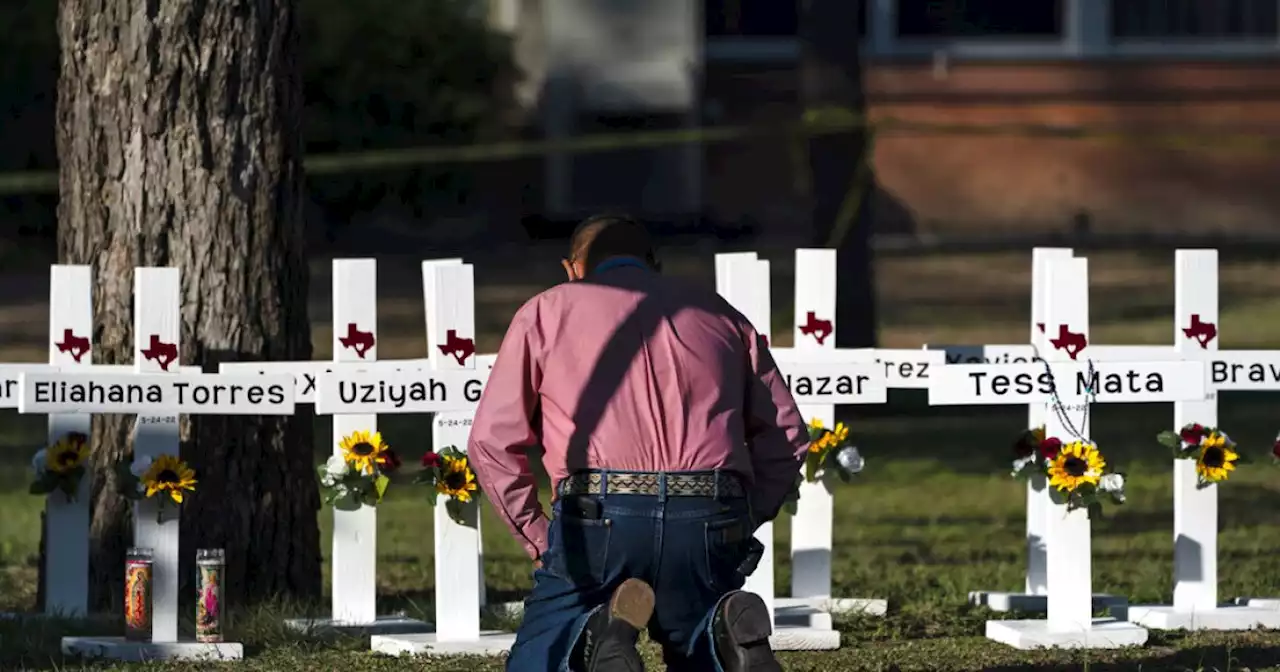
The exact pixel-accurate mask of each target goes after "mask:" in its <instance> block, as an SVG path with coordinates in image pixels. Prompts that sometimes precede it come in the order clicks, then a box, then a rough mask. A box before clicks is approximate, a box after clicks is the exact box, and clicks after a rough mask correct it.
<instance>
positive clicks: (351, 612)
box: [218, 259, 461, 634]
mask: <svg viewBox="0 0 1280 672" xmlns="http://www.w3.org/2000/svg"><path fill="white" fill-rule="evenodd" d="M456 261H457V262H458V263H461V260H456ZM377 291H378V263H377V261H376V260H374V259H335V260H334V261H333V361H332V362H324V361H299V362H226V363H223V364H222V365H221V366H220V368H219V369H218V370H219V371H220V372H221V373H229V374H230V373H239V374H249V373H255V374H257V373H261V374H288V375H291V376H293V377H294V380H295V394H296V399H297V401H298V403H303V404H311V403H316V397H317V394H316V392H317V386H318V381H319V378H320V376H321V375H322V374H324V373H326V372H329V371H375V372H394V371H398V370H418V369H424V368H427V367H429V366H430V363H429V360H428V359H406V360H383V361H378V301H377V297H378V294H377ZM377 420H378V418H377V415H376V414H364V415H336V416H334V418H333V450H334V453H335V454H341V450H342V449H341V448H340V447H339V443H340V442H341V441H342V438H343V437H344V436H346V435H348V434H350V433H351V432H352V431H354V430H357V429H361V430H367V431H370V432H373V431H377ZM377 523H378V521H377V508H376V507H372V506H362V507H361V508H360V509H359V510H356V511H341V510H337V509H335V510H334V511H333V547H332V548H333V550H332V555H331V560H330V574H331V577H332V578H331V581H332V585H331V593H332V596H331V599H332V605H331V613H330V618H329V619H312V618H294V619H289V620H288V621H286V624H287V625H289V626H290V627H292V628H295V629H298V630H303V631H308V632H315V631H322V630H340V631H358V632H361V633H366V634H373V633H389V632H426V631H427V630H429V629H430V627H431V626H430V625H429V624H427V623H424V622H422V621H420V620H418V619H415V618H409V617H406V616H403V615H379V614H378V604H377V576H376V571H377V549H378V544H377Z"/></svg>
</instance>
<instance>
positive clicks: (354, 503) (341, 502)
mask: <svg viewBox="0 0 1280 672" xmlns="http://www.w3.org/2000/svg"><path fill="white" fill-rule="evenodd" d="M360 506H361V502H360V500H359V499H357V498H356V496H355V495H354V494H352V495H347V496H346V497H338V498H337V499H336V501H334V502H333V508H335V509H337V510H339V511H359V510H360Z"/></svg>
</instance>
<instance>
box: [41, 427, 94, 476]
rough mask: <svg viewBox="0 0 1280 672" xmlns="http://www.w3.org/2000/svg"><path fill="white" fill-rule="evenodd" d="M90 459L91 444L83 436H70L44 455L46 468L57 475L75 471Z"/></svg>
mask: <svg viewBox="0 0 1280 672" xmlns="http://www.w3.org/2000/svg"><path fill="white" fill-rule="evenodd" d="M88 457H89V442H88V441H87V440H85V436H84V435H83V434H68V435H66V436H64V437H62V438H61V439H59V440H58V442H57V443H55V444H53V446H52V447H51V448H49V450H48V451H46V452H45V455H44V463H45V468H46V469H48V470H49V471H50V472H52V473H55V474H66V473H68V472H71V471H75V470H76V469H77V468H78V467H80V466H82V465H83V464H84V461H85V459H87V458H88Z"/></svg>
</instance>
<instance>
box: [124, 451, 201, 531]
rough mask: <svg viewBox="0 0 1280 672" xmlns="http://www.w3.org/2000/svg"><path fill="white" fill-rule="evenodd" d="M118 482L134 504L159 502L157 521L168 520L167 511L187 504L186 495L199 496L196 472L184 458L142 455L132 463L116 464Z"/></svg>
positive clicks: (129, 461) (128, 461)
mask: <svg viewBox="0 0 1280 672" xmlns="http://www.w3.org/2000/svg"><path fill="white" fill-rule="evenodd" d="M116 482H117V484H118V485H119V488H120V494H122V495H124V496H125V497H127V498H129V499H132V500H135V501H136V500H142V499H151V498H155V499H156V502H157V503H158V504H159V506H158V507H157V508H156V520H157V521H162V520H164V509H165V507H166V506H167V505H168V504H169V503H172V504H173V505H174V506H178V505H180V504H182V502H183V501H185V500H186V493H188V492H195V489H196V483H197V482H198V481H196V472H195V470H193V469H192V468H191V467H190V466H188V465H187V463H186V462H183V461H182V459H181V458H179V457H176V456H174V455H161V456H159V457H157V458H155V459H154V460H153V459H151V458H150V457H148V456H146V455H139V456H137V457H135V458H133V459H132V460H121V461H120V462H118V463H116Z"/></svg>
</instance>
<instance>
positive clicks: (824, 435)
mask: <svg viewBox="0 0 1280 672" xmlns="http://www.w3.org/2000/svg"><path fill="white" fill-rule="evenodd" d="M848 438H849V428H848V427H846V426H845V424H844V423H843V422H837V423H836V427H835V429H826V428H825V427H823V426H822V420H820V419H818V418H814V419H813V420H811V421H809V452H811V453H822V452H826V451H828V450H830V449H832V448H835V447H836V446H838V445H840V443H841V442H843V441H845V440H847V439H848Z"/></svg>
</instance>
